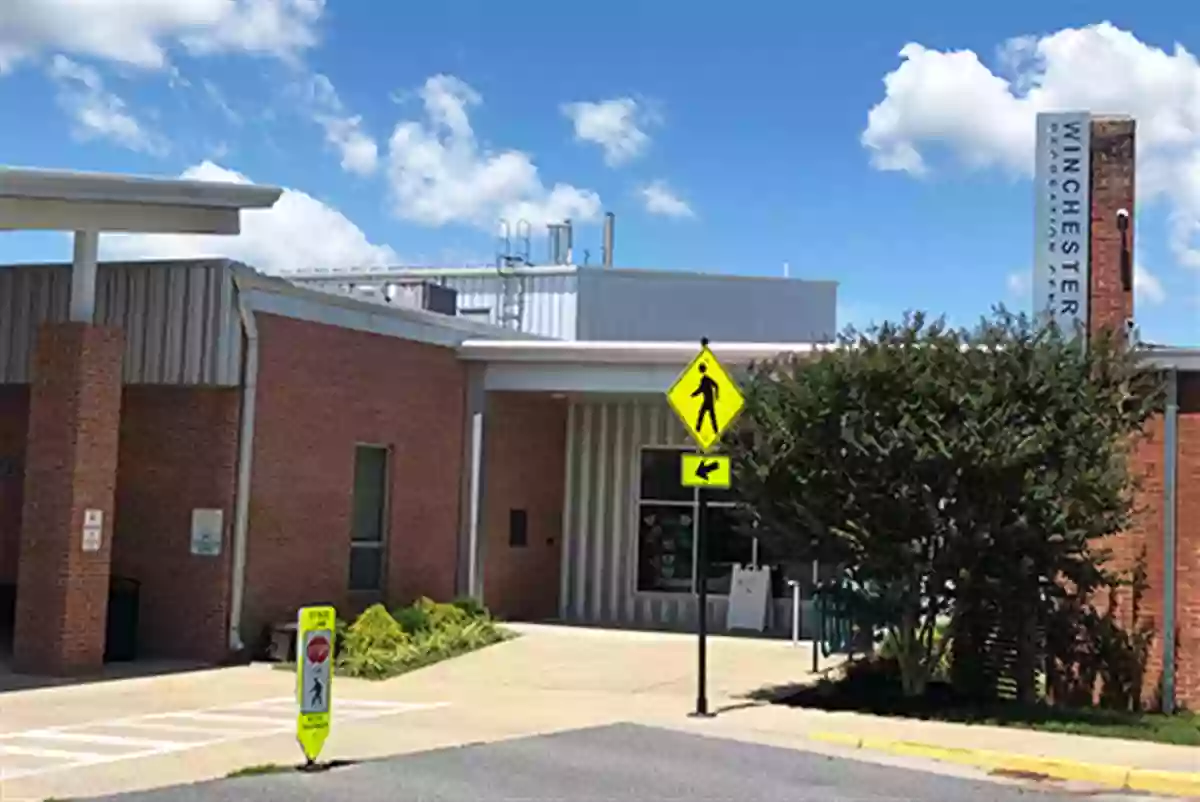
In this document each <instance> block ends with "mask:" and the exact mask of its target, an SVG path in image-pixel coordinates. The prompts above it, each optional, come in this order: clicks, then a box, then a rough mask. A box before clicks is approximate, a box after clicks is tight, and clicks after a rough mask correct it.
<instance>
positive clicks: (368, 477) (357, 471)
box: [350, 446, 389, 590]
mask: <svg viewBox="0 0 1200 802" xmlns="http://www.w3.org/2000/svg"><path fill="white" fill-rule="evenodd" d="M388 456H389V454H388V449H386V448H381V447H378V446H358V447H357V448H356V449H355V451H354V498H353V502H352V503H353V519H352V522H351V529H350V590H379V589H381V588H382V586H383V550H384V544H385V543H386V541H387V537H386V533H387V487H388Z"/></svg>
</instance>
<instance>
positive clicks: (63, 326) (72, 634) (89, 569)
mask: <svg viewBox="0 0 1200 802" xmlns="http://www.w3.org/2000/svg"><path fill="white" fill-rule="evenodd" d="M123 351H124V338H123V335H122V332H121V330H120V329H116V328H109V327H101V326H95V325H91V324H86V323H75V322H71V323H53V324H48V325H45V326H43V327H42V329H41V331H40V332H39V333H38V340H37V347H36V351H35V354H34V364H33V375H32V383H31V386H30V398H29V429H28V436H27V441H26V459H25V486H24V502H23V514H22V521H21V544H20V552H19V558H18V565H17V604H16V608H17V609H16V622H15V632H14V637H13V664H14V668H15V669H16V670H17V671H20V672H24V673H32V674H54V675H62V674H77V673H86V672H89V671H94V670H98V669H99V668H101V666H102V664H103V657H104V643H105V625H106V621H107V611H108V585H109V568H110V562H111V554H112V532H113V512H114V496H115V491H116V484H117V448H118V436H119V431H118V430H119V426H120V416H121V413H120V409H121V367H122V366H121V361H122V355H123Z"/></svg>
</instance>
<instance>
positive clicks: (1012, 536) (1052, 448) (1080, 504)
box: [731, 310, 1160, 695]
mask: <svg viewBox="0 0 1200 802" xmlns="http://www.w3.org/2000/svg"><path fill="white" fill-rule="evenodd" d="M1081 343H1082V340H1081V339H1080V338H1069V337H1064V336H1063V335H1062V334H1061V333H1060V332H1059V331H1057V329H1055V328H1053V327H1047V328H1038V327H1035V326H1034V325H1033V324H1032V323H1031V321H1029V320H1028V319H1026V318H1023V317H1016V316H1013V315H1010V314H1008V313H1006V312H1004V311H1003V310H1000V311H998V312H997V313H996V314H995V315H994V316H993V317H992V318H989V319H986V320H984V321H982V322H981V323H980V325H979V326H978V327H976V328H975V329H973V330H969V331H968V330H962V329H954V328H950V327H948V326H946V325H945V324H944V322H942V321H940V320H938V321H930V320H929V319H928V318H927V317H926V316H924V315H921V314H915V315H910V316H908V317H907V318H906V319H905V320H904V321H903V322H902V323H899V324H884V325H882V326H879V327H876V328H873V329H871V330H870V331H867V332H864V333H859V332H856V331H854V330H848V331H847V332H846V333H845V334H844V335H843V336H842V337H841V338H840V342H839V343H838V344H837V346H835V347H831V348H828V349H826V350H824V351H822V352H820V353H817V354H815V355H803V356H790V355H789V356H781V357H779V358H776V359H773V360H769V361H767V362H764V363H761V364H758V365H755V366H753V367H752V369H751V375H750V379H749V381H748V382H747V388H746V390H747V392H746V400H747V404H746V410H745V412H744V413H743V416H742V418H741V421H740V423H739V427H738V432H737V436H736V437H734V438H731V440H732V450H733V454H734V458H735V465H736V470H737V482H738V486H739V489H740V494H741V496H742V497H743V499H744V500H745V502H746V508H747V511H748V512H749V514H750V515H751V516H752V518H753V519H754V521H755V523H756V524H757V528H758V533H759V536H760V537H763V538H767V539H768V540H769V541H770V545H771V547H772V551H773V552H774V553H776V554H780V555H784V556H789V557H793V558H815V559H818V560H821V561H822V562H825V563H829V564H836V565H838V566H841V568H842V570H843V572H844V578H845V579H846V580H848V581H849V582H850V583H851V584H853V585H854V586H856V587H859V588H864V589H867V590H868V591H869V593H868V597H869V598H870V599H871V600H872V604H871V605H870V607H869V609H868V610H866V612H867V613H868V619H870V618H873V619H874V620H873V621H870V623H871V624H872V625H875V626H881V627H883V628H886V629H888V630H890V635H891V638H892V643H893V645H894V646H895V651H896V656H897V658H898V660H899V662H900V667H901V676H902V681H903V685H904V689H905V692H906V693H908V694H914V695H915V694H919V693H921V692H923V690H924V687H925V684H926V683H927V681H928V678H929V677H930V674H931V672H932V670H933V668H934V667H935V666H936V665H938V664H939V663H940V662H941V659H942V657H943V655H942V654H941V653H940V650H941V649H942V648H944V646H943V642H942V641H939V640H938V639H936V638H935V637H934V633H935V625H936V622H937V620H938V619H939V618H941V617H945V616H950V617H954V616H956V615H958V616H963V615H966V614H967V612H968V611H969V610H973V609H980V608H981V607H982V606H986V605H985V602H987V603H991V602H997V601H999V602H1000V603H1002V605H1007V606H1006V608H1005V609H1007V610H1009V611H1013V610H1019V612H1020V615H1021V616H1023V617H1024V618H1023V620H1029V621H1033V622H1039V621H1044V620H1045V619H1046V617H1047V616H1049V615H1052V614H1053V613H1054V611H1055V610H1057V609H1058V608H1060V607H1062V606H1063V604H1064V599H1067V598H1068V597H1069V598H1071V599H1078V598H1080V597H1081V596H1086V595H1087V594H1089V593H1091V592H1092V591H1093V590H1094V589H1095V588H1096V587H1098V586H1099V585H1101V584H1103V583H1104V582H1106V581H1108V579H1109V575H1108V574H1107V573H1106V572H1105V568H1104V566H1105V560H1106V556H1107V555H1106V552H1105V551H1104V549H1103V548H1102V547H1100V546H1099V545H1098V544H1102V542H1103V539H1104V537H1105V536H1107V535H1110V534H1113V533H1116V532H1119V531H1121V530H1122V529H1123V528H1125V527H1126V526H1127V525H1128V524H1129V522H1130V515H1131V511H1132V508H1131V498H1132V489H1133V477H1132V476H1131V474H1130V472H1129V470H1127V466H1126V462H1127V460H1126V453H1127V449H1128V447H1129V444H1130V442H1131V438H1132V437H1133V436H1135V435H1136V434H1137V433H1138V432H1140V431H1141V429H1142V427H1143V425H1144V424H1145V422H1146V420H1147V419H1148V418H1149V417H1150V416H1151V415H1152V414H1154V412H1155V410H1156V409H1157V405H1158V403H1159V401H1160V398H1159V391H1158V386H1159V385H1158V377H1157V376H1156V375H1155V374H1154V373H1152V372H1150V371H1149V370H1147V369H1145V368H1144V367H1142V366H1141V365H1139V363H1138V362H1137V359H1136V357H1135V356H1134V355H1133V354H1132V353H1131V352H1130V351H1129V350H1128V349H1127V348H1126V347H1124V345H1123V344H1122V342H1121V340H1120V339H1119V338H1116V337H1109V336H1100V337H1097V338H1094V339H1093V340H1092V341H1091V342H1090V344H1089V345H1088V347H1087V348H1084V347H1083V346H1082V344H1081ZM991 609H993V610H994V609H995V604H991ZM860 612H862V611H860ZM965 631H966V630H964V632H965ZM968 640H969V638H967V637H966V635H964V642H966V641H968Z"/></svg>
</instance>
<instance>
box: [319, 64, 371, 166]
mask: <svg viewBox="0 0 1200 802" xmlns="http://www.w3.org/2000/svg"><path fill="white" fill-rule="evenodd" d="M308 102H309V104H310V106H311V108H312V115H313V119H314V120H316V121H317V123H318V124H319V125H320V126H321V127H322V128H323V129H325V141H326V142H328V143H329V144H330V145H333V146H334V147H335V148H337V150H338V152H339V153H340V154H341V157H342V169H343V170H345V171H347V172H350V173H355V174H356V175H364V176H365V175H371V174H372V173H374V172H375V170H376V168H377V167H378V166H379V146H378V145H377V144H376V143H375V139H374V138H373V137H372V136H371V135H370V134H368V133H367V132H365V131H364V130H363V125H362V117H361V116H355V115H349V114H347V113H346V110H345V106H344V105H343V103H342V99H341V98H340V97H338V93H337V90H336V89H334V87H333V83H332V82H331V81H330V80H329V79H328V78H327V77H325V76H324V75H314V76H313V77H312V79H311V81H310V83H309V91H308Z"/></svg>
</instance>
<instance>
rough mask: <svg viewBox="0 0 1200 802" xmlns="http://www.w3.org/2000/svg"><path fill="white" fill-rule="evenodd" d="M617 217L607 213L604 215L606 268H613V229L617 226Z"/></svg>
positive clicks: (604, 259)
mask: <svg viewBox="0 0 1200 802" xmlns="http://www.w3.org/2000/svg"><path fill="white" fill-rule="evenodd" d="M616 221H617V216H616V215H615V214H613V213H612V212H607V213H605V215H604V248H603V251H602V254H603V258H602V261H603V262H604V266H605V267H612V266H613V229H614V228H615V226H616Z"/></svg>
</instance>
